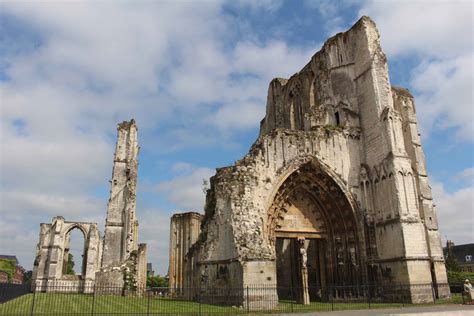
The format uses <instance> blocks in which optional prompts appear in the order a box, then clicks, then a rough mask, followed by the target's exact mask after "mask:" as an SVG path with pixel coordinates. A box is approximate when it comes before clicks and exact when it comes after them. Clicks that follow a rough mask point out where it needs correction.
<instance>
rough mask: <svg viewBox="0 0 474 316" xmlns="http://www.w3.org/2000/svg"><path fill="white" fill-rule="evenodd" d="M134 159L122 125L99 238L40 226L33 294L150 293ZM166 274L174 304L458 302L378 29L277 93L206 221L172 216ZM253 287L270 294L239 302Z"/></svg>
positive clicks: (344, 41)
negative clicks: (63, 290)
mask: <svg viewBox="0 0 474 316" xmlns="http://www.w3.org/2000/svg"><path fill="white" fill-rule="evenodd" d="M138 150H139V146H138V142H137V127H136V124H135V122H134V121H133V120H132V121H130V122H123V123H121V124H119V127H118V140H117V145H116V149H115V156H114V166H113V174H112V180H111V191H110V199H109V203H108V211H107V220H106V226H105V236H104V238H101V236H100V233H99V230H98V228H97V224H96V223H86V222H68V221H66V220H65V219H64V218H63V217H61V216H58V217H55V218H53V220H52V223H50V224H49V223H48V224H41V229H40V235H39V242H38V245H37V253H36V259H35V263H34V271H33V278H34V280H35V281H36V282H35V285H36V288H37V289H38V290H44V291H47V290H48V287H49V286H50V285H52V284H54V282H57V281H64V282H69V283H68V284H70V285H74V286H76V287H77V288H78V289H80V288H81V287H82V288H84V289H86V288H87V285H94V286H101V285H107V284H119V285H120V287H123V288H140V287H144V286H145V280H146V245H145V244H138V236H137V233H138V221H137V219H136V181H137V167H138V162H137V155H138ZM73 229H79V230H80V231H81V232H82V233H83V234H84V237H85V245H84V256H83V265H82V266H83V271H81V275H80V276H71V275H66V274H65V267H66V266H67V261H68V252H69V239H70V232H71V230H73ZM169 260H170V262H169V280H170V286H169V293H170V295H176V296H183V297H186V298H188V299H193V300H199V301H203V302H206V299H207V297H214V298H215V296H216V295H217V296H219V295H220V296H223V297H224V298H225V303H226V304H231V305H236V306H247V308H252V305H253V304H258V303H260V302H262V301H267V302H277V301H278V300H271V299H268V300H266V297H278V298H279V299H285V298H290V297H295V296H294V293H295V292H296V298H297V301H298V302H299V303H302V304H308V303H309V301H310V300H311V299H313V298H317V299H321V300H325V299H327V298H328V296H329V291H328V289H330V288H332V289H334V288H335V287H337V286H351V287H352V288H353V289H356V290H354V291H351V293H350V295H351V296H357V295H368V294H367V293H368V292H367V291H363V290H359V289H360V288H363V287H364V286H367V285H380V286H385V288H384V291H385V292H384V294H385V295H393V296H396V295H397V291H396V287H395V286H394V284H404V285H405V286H407V288H405V289H404V293H408V295H409V301H411V302H413V303H420V302H429V301H433V299H434V298H435V297H438V298H442V297H447V296H449V295H450V293H449V287H448V286H447V276H446V269H445V264H444V259H443V253H442V247H441V240H440V234H439V231H438V223H437V216H436V212H435V208H434V204H433V200H432V195H431V188H430V186H429V181H428V175H427V171H426V167H425V160H424V154H423V149H422V146H421V142H420V135H419V132H418V127H417V120H416V108H415V102H414V98H413V96H412V95H411V94H410V92H409V91H408V90H406V89H403V88H398V87H394V86H392V85H391V84H390V80H389V74H388V66H387V59H386V56H385V54H384V53H383V51H382V49H381V46H380V40H379V33H378V30H377V28H376V26H375V23H374V22H373V21H372V20H371V19H370V18H368V17H362V18H361V19H360V20H359V21H358V22H357V23H356V24H355V25H353V26H352V27H351V28H350V29H349V30H348V31H346V32H344V33H339V34H337V35H335V36H334V37H332V38H330V39H328V40H327V41H326V42H325V43H324V45H323V47H322V48H321V50H320V51H319V52H317V53H316V54H315V55H314V56H313V57H312V58H311V60H310V61H309V62H308V63H307V64H306V66H304V67H303V68H302V69H301V70H300V71H299V72H298V73H296V74H294V75H293V76H292V77H290V78H289V79H283V78H276V79H274V80H272V81H271V82H270V85H269V89H268V97H267V104H266V115H265V117H264V118H263V120H262V121H261V124H260V134H259V136H258V138H257V140H256V141H255V143H254V144H253V145H252V147H251V148H250V150H249V153H248V154H247V155H246V156H245V157H243V158H242V159H240V160H238V161H237V162H236V163H235V164H234V165H232V166H229V167H224V168H219V169H217V172H216V174H215V175H214V176H213V177H212V178H211V179H210V188H209V189H208V190H207V195H206V204H205V209H204V214H200V213H199V212H189V213H182V214H174V215H173V216H172V218H171V227H170V256H169ZM422 284H430V285H431V286H429V287H420V286H418V285H422ZM256 285H257V286H260V287H262V289H263V290H262V291H253V292H252V293H250V294H249V293H248V292H247V293H245V292H244V289H246V288H247V289H248V286H256ZM366 288H367V287H366ZM236 289H240V291H236ZM230 290H232V291H230ZM432 290H433V292H432ZM376 292H377V291H375V290H374V291H373V293H371V294H370V295H374V296H376V295H377V293H376ZM244 293H245V294H244ZM330 295H334V293H332V294H330ZM344 295H347V293H345V294H344ZM213 302H214V303H215V302H216V301H215V300H214V301H213ZM268 307H269V308H271V306H268Z"/></svg>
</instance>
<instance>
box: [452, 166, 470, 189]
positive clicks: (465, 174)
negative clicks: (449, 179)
mask: <svg viewBox="0 0 474 316" xmlns="http://www.w3.org/2000/svg"><path fill="white" fill-rule="evenodd" d="M454 179H455V180H460V181H462V182H465V183H467V184H469V185H470V186H474V167H471V168H466V169H464V170H463V171H461V172H459V173H458V174H457V175H455V176H454Z"/></svg>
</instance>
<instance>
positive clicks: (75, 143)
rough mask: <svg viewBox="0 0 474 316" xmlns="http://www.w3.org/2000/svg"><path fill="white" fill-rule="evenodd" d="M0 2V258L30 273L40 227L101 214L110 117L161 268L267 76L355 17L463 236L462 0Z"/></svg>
mask: <svg viewBox="0 0 474 316" xmlns="http://www.w3.org/2000/svg"><path fill="white" fill-rule="evenodd" d="M334 3H335V2H333V1H331V0H321V1H317V0H315V1H311V0H307V1H290V0H287V1H283V0H281V1H267V0H263V1H258V2H257V1H253V0H240V1H236V0H234V1H229V2H222V1H171V0H170V1H114V2H112V1H95V2H82V1H68V2H61V1H54V2H53V1H51V2H47V1H43V2H39V1H35V2H21V1H4V0H2V1H1V2H0V6H1V7H0V93H1V94H0V103H1V117H0V120H1V124H0V143H1V149H0V150H1V152H0V166H1V167H0V168H1V169H0V172H1V174H0V176H1V188H0V190H1V192H0V193H1V195H0V198H1V201H0V253H2V254H14V255H17V256H18V258H19V260H20V263H21V264H22V265H23V266H25V267H26V268H27V269H31V268H32V263H33V258H34V251H35V245H36V243H37V239H38V232H39V223H41V222H50V221H51V218H52V217H53V216H56V215H63V216H64V217H65V218H66V219H67V220H72V221H94V222H98V223H100V226H101V230H102V231H103V223H104V220H105V216H106V209H107V199H108V192H109V182H108V181H109V180H110V177H111V171H112V158H113V151H114V145H115V137H116V124H117V123H118V122H120V121H123V120H128V119H130V118H135V119H136V121H137V123H138V126H139V138H140V145H141V153H140V156H139V160H140V166H139V185H138V194H137V196H138V206H137V213H138V217H139V221H140V239H141V242H146V243H147V244H148V253H149V260H150V261H151V262H152V263H153V265H154V268H155V270H156V271H157V272H159V273H161V274H166V272H167V269H168V264H167V260H168V229H169V217H170V214H172V213H174V212H176V211H188V210H197V211H201V210H202V206H203V202H204V194H203V186H202V182H203V179H207V178H208V177H209V176H211V175H212V174H213V173H214V168H216V167H222V166H226V165H229V164H232V163H233V162H234V161H235V160H237V159H239V158H241V157H242V156H243V155H244V154H245V153H246V152H247V150H248V149H249V147H250V145H251V144H252V142H253V141H254V140H255V139H256V136H257V133H258V125H259V121H260V120H261V119H262V118H263V116H264V110H265V100H266V94H267V87H268V83H269V81H270V80H271V79H272V78H274V77H289V76H291V75H292V74H293V73H295V72H297V71H298V70H299V69H301V68H302V67H303V66H304V65H305V64H306V63H307V61H308V60H309V59H310V57H311V56H312V55H313V54H314V53H315V52H316V51H317V50H319V48H320V47H321V44H322V43H323V42H324V40H325V39H327V38H328V37H329V36H332V35H334V34H335V33H337V32H338V31H341V30H344V29H346V28H348V27H350V26H351V25H352V24H353V23H354V22H355V21H356V20H357V19H358V18H359V17H360V16H361V15H369V16H370V17H372V18H373V19H374V21H375V22H376V23H377V25H378V27H379V30H380V32H381V36H382V47H383V49H384V50H385V52H386V54H387V56H388V58H389V67H390V75H391V81H392V83H393V84H394V85H399V86H404V87H408V88H409V89H410V91H411V92H412V93H413V94H414V95H415V97H416V104H417V111H418V120H419V123H420V127H421V133H422V138H423V144H424V148H425V153H426V160H427V166H428V171H429V174H430V177H431V178H430V179H431V186H432V188H433V192H434V197H435V203H436V204H437V211H438V216H439V222H440V229H441V234H442V236H443V239H445V238H446V236H447V238H449V239H452V240H453V241H454V242H455V243H457V244H460V243H469V242H474V233H473V228H472V227H473V226H474V223H473V213H474V182H473V179H474V168H473V164H474V163H473V160H474V123H473V122H474V107H473V90H474V86H473V59H474V58H473V5H472V3H471V1H468V0H465V1H453V0H451V1H447V0H446V1H421V0H420V1H418V2H417V1H405V2H403V1H397V2H395V1H393V2H391V1H356V0H342V1H340V2H339V3H338V5H337V6H336V5H334Z"/></svg>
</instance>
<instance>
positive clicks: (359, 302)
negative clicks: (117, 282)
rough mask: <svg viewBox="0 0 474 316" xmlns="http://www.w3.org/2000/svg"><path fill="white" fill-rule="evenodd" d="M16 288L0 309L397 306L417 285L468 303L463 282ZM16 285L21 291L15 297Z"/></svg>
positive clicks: (3, 293) (84, 311) (92, 311)
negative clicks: (303, 295)
mask: <svg viewBox="0 0 474 316" xmlns="http://www.w3.org/2000/svg"><path fill="white" fill-rule="evenodd" d="M446 286H448V285H447V284H446ZM17 290H18V289H14V288H13V287H3V286H0V301H1V302H2V303H1V304H0V315H37V316H38V315H104V316H105V315H161V314H167V315H185V314H186V315H211V314H226V315H229V314H247V313H292V312H309V311H332V310H350V309H352V310H354V309H374V308H393V307H403V306H408V305H411V302H412V298H413V293H414V290H415V293H416V291H417V290H418V291H420V293H421V292H423V293H432V295H433V296H432V299H431V300H428V301H429V302H428V301H427V304H433V303H434V304H441V303H463V296H462V295H461V291H462V285H452V286H451V293H452V296H451V298H450V299H436V294H435V289H434V287H433V286H432V285H431V284H419V285H416V289H414V286H413V285H401V284H396V285H395V284H393V285H391V286H385V287H382V286H376V285H360V286H330V287H327V289H326V290H324V291H323V290H322V289H316V288H313V289H311V288H310V289H308V292H309V294H310V295H309V297H310V302H309V304H306V305H304V304H301V303H299V301H300V298H299V297H298V295H299V294H298V293H300V291H298V289H292V288H281V287H275V286H260V285H254V286H248V287H244V288H223V289H218V290H216V289H184V291H183V289H181V290H179V291H178V290H176V289H172V290H170V289H168V288H147V289H138V290H124V289H123V287H114V286H107V287H97V286H90V287H84V288H81V289H80V290H78V288H77V287H70V286H61V285H57V286H49V287H47V288H44V289H42V290H35V291H32V292H29V291H23V292H22V291H17ZM13 291H17V292H15V293H16V294H17V296H16V298H13V296H14V295H13V294H12V293H13ZM8 293H10V294H8ZM186 293H187V294H186ZM7 297H8V298H10V299H8V300H7V299H6V298H7ZM4 298H5V299H4ZM433 298H434V299H433Z"/></svg>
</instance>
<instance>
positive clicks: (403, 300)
mask: <svg viewBox="0 0 474 316" xmlns="http://www.w3.org/2000/svg"><path fill="white" fill-rule="evenodd" d="M399 287H400V295H401V297H402V307H405V293H403V285H402V284H401V283H400V285H399Z"/></svg>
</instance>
